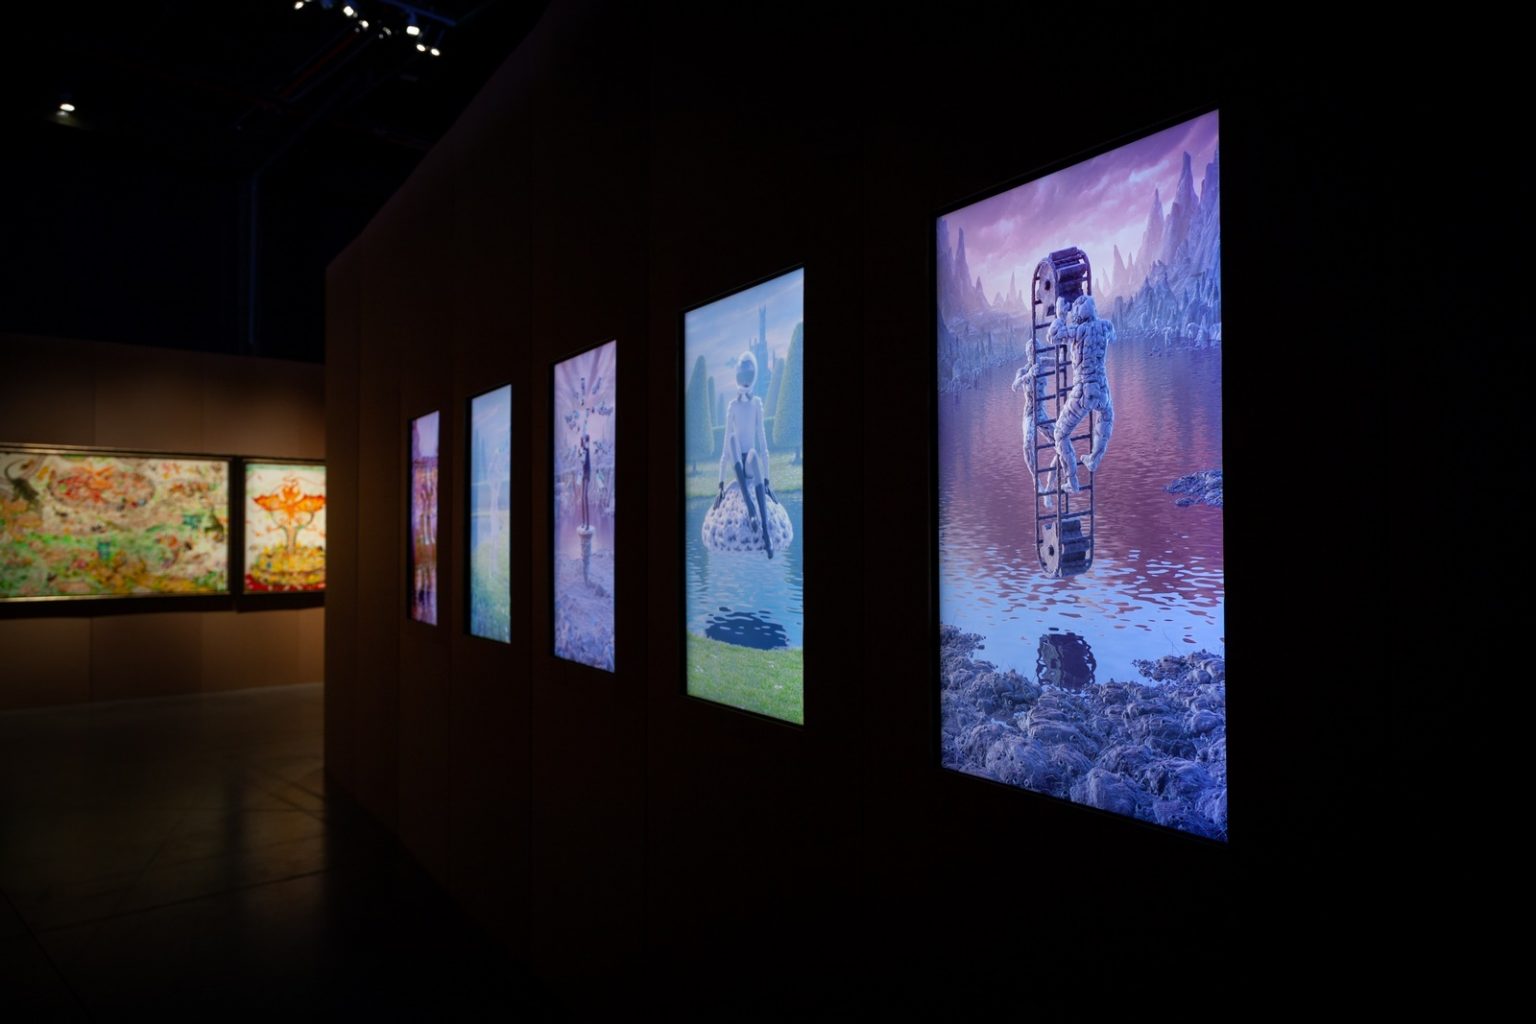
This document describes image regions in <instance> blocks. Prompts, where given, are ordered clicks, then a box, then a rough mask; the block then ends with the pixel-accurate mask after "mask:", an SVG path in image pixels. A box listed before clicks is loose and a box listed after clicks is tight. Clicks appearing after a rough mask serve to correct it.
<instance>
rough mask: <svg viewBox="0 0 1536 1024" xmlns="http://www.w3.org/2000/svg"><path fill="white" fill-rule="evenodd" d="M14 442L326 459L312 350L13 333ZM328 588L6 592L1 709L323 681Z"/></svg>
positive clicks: (6, 356)
mask: <svg viewBox="0 0 1536 1024" xmlns="http://www.w3.org/2000/svg"><path fill="white" fill-rule="evenodd" d="M0 366H4V367H5V379H6V381H7V387H6V391H7V394H6V397H5V400H4V401H0V441H4V442H6V443H21V444H34V445H44V446H47V445H88V446H95V447H103V448H120V449H130V450H147V451H169V452H178V453H185V454H202V453H206V454H213V455H253V456H269V457H277V458H295V459H300V458H302V459H323V458H324V457H325V431H324V409H323V405H322V402H323V398H324V370H323V368H322V367H319V366H313V365H310V364H306V363H292V362H284V361H279V360H271V359H255V358H248V357H240V356H226V355H213V354H207V353H199V352H186V351H177V350H171V349H159V348H151V347H147V346H137V345H118V344H110V343H105V342H91V341H73V340H65V339H58V338H44V337H29V336H21V335H0ZM323 602H324V598H323V596H320V595H279V596H275V597H270V598H265V599H258V598H251V597H240V598H236V597H228V596H225V597H187V598H155V597H144V598H124V599H103V600H85V601H69V600H63V601H50V602H41V603H31V602H16V603H0V648H3V649H4V650H5V651H6V652H7V656H6V669H5V671H4V672H0V709H10V708H24V707H41V706H48V705H56V704H79V703H85V702H88V701H100V700H119V699H123V698H130V697H151V696H167V695H171V694H186V693H207V692H213V691H218V690H234V689H245V688H249V687H255V686H281V685H287V684H292V683H315V682H320V681H321V680H322V678H323V675H322V673H323V670H324V655H323V651H324V644H325V635H324V634H325V609H324V606H323Z"/></svg>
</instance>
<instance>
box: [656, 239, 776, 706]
mask: <svg viewBox="0 0 1536 1024" xmlns="http://www.w3.org/2000/svg"><path fill="white" fill-rule="evenodd" d="M683 334H684V342H683V350H684V359H683V380H682V384H683V453H682V455H683V467H682V468H683V488H684V495H685V499H686V500H685V509H684V522H685V530H684V536H683V544H684V550H685V559H686V564H685V566H684V586H685V588H686V595H687V597H686V629H687V656H686V671H687V691H688V693H689V694H691V695H692V696H695V697H701V698H703V699H705V700H712V701H717V702H719V703H721V704H728V705H730V706H731V707H735V708H741V709H742V710H745V711H753V712H756V713H758V714H762V715H768V716H770V717H772V718H778V719H782V720H784V721H787V722H794V723H797V724H800V723H803V722H804V721H805V501H804V490H803V480H804V476H805V470H804V465H803V463H804V456H805V440H806V439H805V425H804V424H805V417H804V408H803V404H804V403H803V396H804V394H805V271H804V270H803V269H802V270H794V271H791V272H790V273H788V274H783V275H781V276H779V277H776V278H773V279H772V280H770V281H765V282H764V283H762V284H759V285H756V286H754V287H752V288H748V289H746V290H744V291H740V292H737V293H735V294H734V295H730V296H727V297H726V298H723V299H720V300H718V301H716V302H712V303H710V304H708V305H706V306H700V307H699V308H698V309H694V310H691V311H690V312H688V313H687V314H685V316H684V318H683Z"/></svg>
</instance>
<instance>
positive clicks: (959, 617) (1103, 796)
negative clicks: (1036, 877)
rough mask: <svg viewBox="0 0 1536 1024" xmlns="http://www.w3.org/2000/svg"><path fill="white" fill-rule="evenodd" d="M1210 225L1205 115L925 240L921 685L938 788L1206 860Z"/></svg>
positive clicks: (1220, 610)
mask: <svg viewBox="0 0 1536 1024" xmlns="http://www.w3.org/2000/svg"><path fill="white" fill-rule="evenodd" d="M1220 207H1221V203H1220V155H1219V119H1218V112H1217V111H1214V110H1212V111H1210V112H1208V113H1206V114H1202V115H1199V116H1197V117H1194V118H1190V119H1188V120H1185V121H1183V122H1180V123H1178V124H1174V125H1171V126H1169V127H1166V128H1162V129H1158V130H1154V131H1150V132H1147V133H1145V134H1144V135H1142V136H1140V137H1138V138H1136V139H1133V140H1131V141H1130V142H1127V143H1124V144H1122V145H1119V146H1116V147H1114V148H1112V149H1109V150H1106V151H1104V152H1102V153H1100V154H1098V155H1096V156H1093V157H1090V158H1088V159H1085V160H1081V161H1078V162H1076V163H1073V164H1071V165H1068V166H1066V167H1063V168H1061V169H1059V170H1057V171H1055V172H1052V173H1051V174H1047V175H1042V176H1039V177H1036V178H1034V179H1031V180H1030V181H1026V182H1024V183H1022V184H1019V185H1016V186H1012V187H1009V188H1006V189H1003V190H1001V191H998V192H996V193H994V194H992V195H990V196H987V197H985V198H983V199H980V200H977V201H975V202H972V203H968V204H966V205H964V206H961V207H958V208H956V209H953V210H951V211H949V212H947V213H945V214H943V215H942V216H939V217H937V218H936V219H935V228H936V232H935V240H936V244H937V259H936V262H935V277H934V288H935V298H936V304H937V308H938V312H939V316H938V322H937V324H936V328H937V336H936V348H935V356H936V363H937V366H936V370H937V372H936V375H935V383H936V387H937V390H938V392H939V395H938V403H937V409H938V412H937V419H938V422H937V427H938V430H937V444H938V465H939V474H938V492H937V501H938V506H939V509H938V511H939V514H938V516H937V520H936V521H937V531H938V532H937V535H936V540H937V541H938V558H939V579H938V588H939V601H938V614H937V621H936V626H937V636H936V638H935V639H936V641H937V643H938V647H939V659H938V664H939V666H940V668H939V676H938V678H937V680H935V682H936V683H937V685H938V687H939V696H940V716H939V730H940V737H939V739H940V760H941V763H942V765H943V766H944V767H945V768H947V769H950V770H953V771H958V772H962V773H965V774H969V775H975V776H980V777H983V778H987V779H991V780H993V781H995V782H999V783H1002V784H1004V785H1008V786H1012V787H1015V788H1019V789H1025V790H1029V791H1032V792H1036V793H1042V794H1045V795H1047V796H1050V797H1053V798H1056V799H1062V800H1066V801H1069V802H1072V803H1077V804H1083V805H1088V806H1091V807H1094V808H1097V809H1099V810H1103V811H1107V812H1110V813H1114V814H1119V815H1122V816H1126V817H1131V818H1135V819H1137V820H1140V821H1144V822H1148V823H1151V824H1155V825H1158V826H1161V827H1166V828H1170V829H1174V830H1177V831H1181V832H1185V833H1190V834H1194V835H1198V836H1202V837H1205V838H1208V839H1213V840H1217V841H1220V842H1225V841H1226V840H1227V778H1226V665H1225V661H1226V659H1225V637H1224V633H1225V628H1224V621H1225V558H1224V542H1223V534H1224V525H1223V517H1224V510H1223V509H1224V501H1223V491H1222V465H1221V462H1222V458H1221V454H1222V448H1221V380H1222V376H1221V355H1222V350H1223V348H1222V346H1223V340H1224V339H1223V333H1222V324H1221V286H1222V265H1221V263H1222V261H1221V218H1220ZM1084 293H1087V294H1088V295H1091V298H1085V296H1084ZM1021 440H1022V444H1021ZM1074 485H1075V486H1076V487H1077V488H1078V489H1075V490H1074ZM1090 494H1091V495H1092V501H1091V502H1090V501H1089V500H1088V496H1089V495H1090ZM1031 506H1033V511H1032V510H1031Z"/></svg>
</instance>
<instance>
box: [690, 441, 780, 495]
mask: <svg viewBox="0 0 1536 1024" xmlns="http://www.w3.org/2000/svg"><path fill="white" fill-rule="evenodd" d="M794 461H795V453H794V452H792V451H782V452H774V453H773V454H772V455H770V456H769V457H768V482H769V483H771V484H772V485H773V493H774V494H789V493H790V492H792V491H798V490H800V488H801V487H802V486H803V484H802V480H803V477H804V472H805V466H804V465H803V464H802V465H799V466H793V465H790V463H792V462H794ZM694 467H697V468H698V470H699V471H698V472H697V473H695V474H693V475H692V476H686V475H685V476H684V479H685V480H687V481H688V497H690V498H713V497H714V496H715V492H716V490H717V488H718V486H719V483H720V460H719V459H718V458H715V459H700V460H699V461H698V462H685V463H683V473H684V474H687V472H688V470H689V469H692V468H694ZM726 483H730V481H729V480H727V481H726Z"/></svg>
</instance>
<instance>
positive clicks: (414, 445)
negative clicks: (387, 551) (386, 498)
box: [410, 412, 439, 626]
mask: <svg viewBox="0 0 1536 1024" xmlns="http://www.w3.org/2000/svg"><path fill="white" fill-rule="evenodd" d="M438 426H439V415H438V414H437V413H435V412H432V413H428V414H427V415H425V416H418V417H417V418H416V419H414V420H412V421H411V505H410V515H411V522H410V528H411V547H410V555H411V573H410V576H411V593H410V608H411V618H413V619H415V620H416V621H417V622H425V623H428V624H430V625H434V626H435V625H437V440H438V436H437V435H438Z"/></svg>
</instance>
